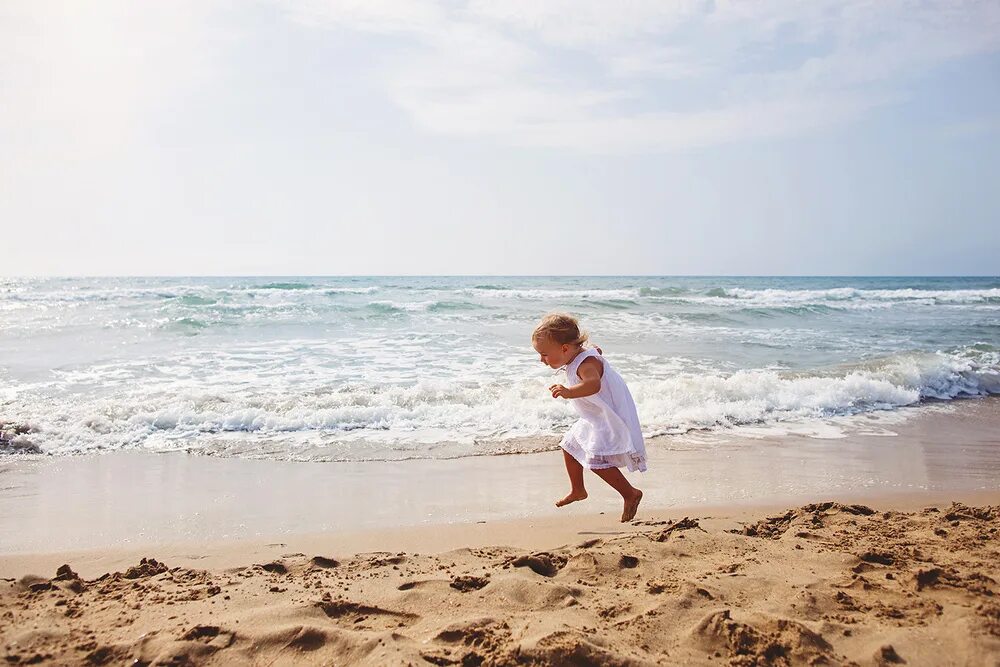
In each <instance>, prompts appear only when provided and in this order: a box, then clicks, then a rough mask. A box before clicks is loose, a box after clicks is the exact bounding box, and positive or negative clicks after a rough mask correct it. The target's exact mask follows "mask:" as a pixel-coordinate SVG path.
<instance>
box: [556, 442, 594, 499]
mask: <svg viewBox="0 0 1000 667" xmlns="http://www.w3.org/2000/svg"><path fill="white" fill-rule="evenodd" d="M563 461H565V463H566V472H567V474H569V486H570V491H569V495H568V496H566V497H565V498H563V499H562V500H557V501H556V507H562V506H563V505H569V504H570V503H575V502H576V501H577V500H583V499H584V498H586V497H587V489H586V488H584V486H583V466H582V465H580V462H579V461H577V460H576V459H574V458H573V457H572V456H570V453H569V452H567V451H566V450H565V449H564V450H563Z"/></svg>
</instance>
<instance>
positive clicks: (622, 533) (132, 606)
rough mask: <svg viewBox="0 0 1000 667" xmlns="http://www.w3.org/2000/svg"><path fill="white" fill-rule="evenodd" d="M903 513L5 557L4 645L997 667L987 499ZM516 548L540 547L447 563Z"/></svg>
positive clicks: (67, 651)
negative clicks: (371, 548)
mask: <svg viewBox="0 0 1000 667" xmlns="http://www.w3.org/2000/svg"><path fill="white" fill-rule="evenodd" d="M987 495H989V494H987ZM926 499H929V498H925V500H926ZM979 500H985V498H983V497H980V498H979ZM906 505H907V506H908V507H909V510H908V511H899V510H896V509H889V507H891V506H897V507H898V506H900V503H899V502H896V503H893V502H892V501H889V500H886V501H885V502H884V503H882V504H881V505H879V506H876V507H875V508H873V509H870V508H868V507H866V506H863V505H857V504H854V505H852V504H840V503H833V502H827V503H820V504H810V505H805V506H801V507H797V508H794V509H789V510H787V511H782V512H774V513H766V514H764V515H758V516H752V515H747V514H746V513H745V512H746V510H745V508H744V509H739V508H736V509H732V511H725V510H713V511H711V512H707V511H700V512H699V513H698V514H691V515H690V516H688V517H683V516H680V515H676V514H674V515H673V516H669V515H668V513H663V512H658V513H657V512H654V513H649V512H646V513H645V514H642V513H641V514H640V518H641V519H642V520H640V521H637V522H635V523H633V524H631V525H629V526H621V525H618V524H616V523H615V520H614V517H613V516H611V515H603V516H602V515H588V516H573V517H569V519H568V520H567V521H566V522H564V523H563V524H561V528H560V529H559V531H561V532H559V531H557V532H555V533H553V532H552V531H551V530H550V528H551V527H552V526H555V525H557V524H556V523H555V522H551V523H549V522H547V521H533V522H531V523H530V524H529V523H528V522H527V521H522V522H515V523H505V524H502V525H497V526H496V528H495V529H493V527H491V526H488V525H482V524H472V525H468V526H464V527H462V526H452V527H450V528H449V529H448V530H446V531H444V533H443V535H444V537H443V538H439V537H438V536H439V535H442V533H441V532H440V531H439V530H438V529H435V528H432V527H425V528H414V529H410V532H409V533H408V534H406V535H404V536H402V537H401V538H400V539H398V540H397V543H400V544H406V545H408V546H411V547H412V546H413V545H414V544H417V543H418V542H415V541H414V540H416V539H418V538H419V539H420V540H422V542H419V543H422V544H423V545H424V546H425V548H422V549H421V550H419V551H416V550H404V549H400V550H393V551H391V552H385V551H382V552H368V553H353V554H352V553H348V552H347V551H343V552H338V551H335V550H334V551H329V550H324V551H320V550H319V549H321V548H323V547H324V545H323V543H322V541H317V540H316V539H309V538H306V537H303V538H300V539H298V541H296V540H295V539H291V540H289V541H288V542H287V543H286V544H271V545H266V546H267V547H269V548H270V549H271V553H272V554H273V555H272V556H267V557H264V558H261V557H260V556H262V555H266V554H267V549H263V548H262V547H263V545H262V546H258V547H248V548H246V549H245V550H241V549H240V546H239V545H234V544H232V543H229V544H228V546H227V547H224V548H223V547H217V548H216V549H215V550H214V551H213V550H212V549H211V548H208V547H206V548H205V549H203V553H202V554H201V555H203V556H207V557H208V558H206V562H207V563H210V566H208V567H207V569H203V568H201V567H195V566H193V565H192V563H194V562H197V559H198V558H199V557H200V555H199V554H198V553H194V554H192V553H188V554H187V555H186V556H185V557H184V558H180V557H179V556H178V557H177V560H182V561H184V563H183V564H180V565H179V564H178V562H173V561H174V557H173V556H172V555H171V554H173V553H174V550H172V549H168V548H166V547H163V548H162V549H161V550H160V551H159V552H157V551H152V552H151V555H152V556H155V557H157V558H156V559H155V560H154V559H153V558H149V559H147V560H139V559H138V558H135V557H134V555H131V554H121V553H119V554H118V555H117V558H119V559H121V558H125V557H132V558H135V560H133V561H132V562H131V566H130V567H122V568H120V569H118V570H117V571H106V572H102V573H98V572H97V570H98V569H100V568H99V567H98V565H99V564H100V563H101V562H102V559H104V562H107V559H108V558H111V559H112V560H113V558H114V556H109V555H108V554H106V553H103V554H91V555H90V556H89V557H86V556H85V555H82V554H81V555H79V563H81V564H82V565H80V564H77V563H76V562H74V561H73V560H71V561H70V562H68V563H67V564H66V566H65V567H61V568H58V571H56V570H55V568H54V567H53V566H52V564H53V563H54V562H55V561H53V558H55V557H56V556H53V555H49V556H33V557H29V556H23V557H21V558H20V560H18V559H12V557H5V558H4V559H2V560H0V564H2V569H3V573H4V574H5V575H6V576H10V577H11V578H10V579H7V580H6V581H5V582H3V583H2V588H0V591H2V592H0V619H2V621H0V623H2V626H0V627H2V631H0V645H2V648H3V654H2V655H3V656H4V657H5V659H6V661H7V663H8V664H35V663H52V664H82V665H95V664H114V665H125V664H136V665H147V664H149V665H152V664H156V665H184V664H193V665H200V664H205V665H223V664H247V665H283V664H338V665H339V664H354V663H357V664H379V665H381V664H414V665H450V664H461V665H479V664H538V665H558V664H580V665H633V664H634V665H644V664H694V665H702V664H704V665H725V664H729V665H771V664H773V665H800V664H801V665H812V664H831V665H839V664H859V665H889V664H909V665H989V666H994V665H998V664H1000V600H998V594H1000V586H998V584H997V579H998V578H1000V572H998V569H1000V568H998V565H997V564H998V563H1000V541H998V529H1000V493H996V492H994V493H992V495H990V499H989V500H988V502H986V503H981V504H980V506H978V507H974V506H969V505H965V504H961V503H959V504H951V505H948V504H939V505H938V506H936V507H930V506H922V503H919V502H918V503H917V504H914V500H913V499H912V498H911V499H910V500H909V501H907V503H906ZM512 535H516V536H517V539H516V540H513V542H517V543H519V544H521V545H531V544H534V545H536V546H537V547H538V548H530V547H527V548H526V546H475V547H473V548H468V547H466V548H460V549H456V550H447V551H442V549H448V548H450V547H451V546H452V545H453V544H454V543H459V544H484V543H490V537H493V538H495V539H494V540H492V543H493V544H502V543H504V542H505V541H507V540H506V539H505V538H507V537H509V536H512ZM463 536H464V537H463ZM568 536H572V537H573V538H574V539H572V540H562V538H565V537H568ZM373 539H374V541H375V542H378V541H379V540H383V541H384V540H386V539H391V536H387V535H385V534H383V535H382V536H381V537H378V538H373ZM560 541H565V542H566V544H565V546H556V545H557V544H558V543H559V542H560ZM372 543H374V542H372ZM333 544H334V543H332V542H327V544H326V548H332V546H331V545H333ZM299 547H301V548H299ZM435 547H437V548H435ZM340 548H341V549H343V548H345V547H344V546H341V547H340ZM220 549H221V551H220ZM304 549H311V550H304ZM164 554H166V555H164ZM168 556H169V557H168ZM42 566H46V567H49V571H44V572H43V571H39V572H38V574H44V576H31V575H27V574H26V573H27V572H29V571H32V568H38V567H42ZM95 567H96V569H95ZM14 570H18V574H17V576H11V575H13V571H14ZM74 570H77V572H74ZM87 570H90V572H88V571H87ZM78 573H79V574H78ZM81 575H82V576H81Z"/></svg>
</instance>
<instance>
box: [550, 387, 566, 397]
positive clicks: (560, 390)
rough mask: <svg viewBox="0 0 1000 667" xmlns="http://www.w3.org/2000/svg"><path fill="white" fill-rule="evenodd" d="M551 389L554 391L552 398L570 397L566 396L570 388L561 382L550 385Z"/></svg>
mask: <svg viewBox="0 0 1000 667" xmlns="http://www.w3.org/2000/svg"><path fill="white" fill-rule="evenodd" d="M549 391H551V392H552V398H568V396H566V392H567V391H569V390H568V389H566V387H564V386H562V385H561V384H554V385H552V386H551V387H549Z"/></svg>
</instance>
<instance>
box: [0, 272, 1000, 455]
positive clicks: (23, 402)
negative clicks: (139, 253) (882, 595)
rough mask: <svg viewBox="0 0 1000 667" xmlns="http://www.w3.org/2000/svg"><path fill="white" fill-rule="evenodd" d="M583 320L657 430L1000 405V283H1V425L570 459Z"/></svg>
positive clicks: (183, 445)
mask: <svg viewBox="0 0 1000 667" xmlns="http://www.w3.org/2000/svg"><path fill="white" fill-rule="evenodd" d="M552 311H565V312H570V313H572V314H574V315H576V316H578V317H579V318H580V320H581V323H582V325H583V326H584V328H585V329H586V330H587V331H589V332H590V334H591V338H592V340H593V342H595V343H596V344H597V345H599V346H601V347H602V349H603V350H604V353H605V356H606V357H607V358H608V359H609V360H610V361H611V363H613V364H614V365H615V366H616V367H617V368H618V369H619V371H620V372H621V373H622V375H623V377H625V379H626V381H627V382H628V384H629V387H630V388H631V390H632V393H633V395H634V396H635V398H636V402H637V405H638V407H639V412H640V418H641V420H642V422H643V427H644V430H645V432H646V433H647V435H654V434H661V433H684V432H686V431H688V430H691V429H714V430H718V431H719V432H725V430H726V429H730V428H733V427H734V426H740V425H747V424H752V425H759V426H764V427H767V426H769V425H774V426H776V427H777V426H780V425H782V424H787V423H788V422H792V421H794V422H796V423H800V422H802V421H803V420H805V421H807V422H808V421H809V420H827V419H830V418H832V417H838V416H843V415H855V414H860V413H866V412H871V411H886V410H894V409H897V408H899V407H901V406H906V405H914V404H922V403H926V402H927V401H937V400H951V399H955V398H962V397H971V396H982V395H986V394H989V393H1000V278H842V277H837V278H823V277H816V278H718V277H510V278H505V277H460V278H456V277H419V278H405V277H348V278H318V277H288V278H280V279H278V278H196V277H192V278H103V279H0V383H2V388H0V421H5V420H6V421H16V422H19V423H23V422H27V423H29V424H31V425H32V426H33V427H34V429H35V432H34V433H31V434H29V435H28V436H24V437H25V438H28V439H30V441H31V442H32V443H33V444H34V445H36V446H37V447H39V448H40V449H41V450H42V451H43V452H45V453H49V454H57V455H58V454H73V453H81V452H90V451H97V450H114V449H125V448H143V449H150V450H155V451H161V450H173V449H184V450H190V451H196V452H204V453H210V454H220V455H238V456H248V457H255V458H280V459H302V460H355V459H371V458H376V459H379V458H411V457H438V456H449V457H450V456H465V455H478V454H499V453H505V452H511V451H532V450H534V449H539V448H546V447H550V446H551V443H552V438H553V437H554V436H557V435H558V434H559V433H561V432H562V430H564V429H565V428H566V427H567V425H568V424H569V423H571V421H572V419H573V418H574V416H573V412H572V410H571V409H570V407H569V406H568V405H567V404H566V403H565V402H564V401H554V400H553V399H551V398H550V397H549V396H548V394H547V392H545V390H544V387H545V386H546V385H548V384H550V383H551V382H552V381H553V379H555V378H557V377H558V375H557V374H554V373H553V372H552V371H551V370H550V369H547V368H546V367H544V366H543V365H542V364H541V363H539V361H538V359H537V356H536V355H535V354H534V351H533V350H532V348H531V345H530V341H529V336H530V333H531V330H532V329H533V327H534V325H535V323H536V322H537V320H538V319H539V318H540V317H541V315H543V314H544V313H546V312H552Z"/></svg>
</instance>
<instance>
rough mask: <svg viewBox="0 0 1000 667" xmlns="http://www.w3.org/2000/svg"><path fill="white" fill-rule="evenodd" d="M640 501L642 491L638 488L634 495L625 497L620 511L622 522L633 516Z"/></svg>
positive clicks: (629, 519)
mask: <svg viewBox="0 0 1000 667" xmlns="http://www.w3.org/2000/svg"><path fill="white" fill-rule="evenodd" d="M641 501H642V491H640V490H639V489H636V490H635V495H634V496H632V497H631V498H626V499H625V509H624V510H623V511H622V523H626V522H628V521H631V520H632V519H634V518H635V511H636V510H637V509H639V503H640V502H641Z"/></svg>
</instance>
